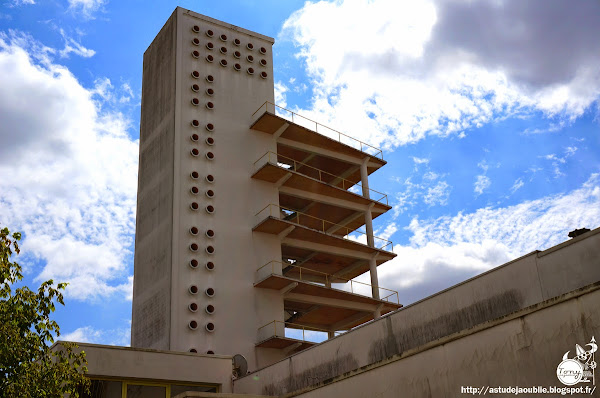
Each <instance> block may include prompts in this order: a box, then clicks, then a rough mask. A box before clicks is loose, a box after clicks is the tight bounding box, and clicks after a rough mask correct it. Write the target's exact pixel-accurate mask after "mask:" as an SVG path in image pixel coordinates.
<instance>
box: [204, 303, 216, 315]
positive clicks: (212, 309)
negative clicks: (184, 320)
mask: <svg viewBox="0 0 600 398" xmlns="http://www.w3.org/2000/svg"><path fill="white" fill-rule="evenodd" d="M206 313H207V314H214V313H215V306H214V305H212V304H209V305H207V306H206Z"/></svg>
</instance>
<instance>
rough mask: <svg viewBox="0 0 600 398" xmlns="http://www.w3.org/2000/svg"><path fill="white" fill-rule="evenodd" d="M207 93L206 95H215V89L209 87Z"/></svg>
mask: <svg viewBox="0 0 600 398" xmlns="http://www.w3.org/2000/svg"><path fill="white" fill-rule="evenodd" d="M205 93H206V95H210V96H211V97H212V96H213V95H215V90H213V89H212V88H207V89H206V91H205Z"/></svg>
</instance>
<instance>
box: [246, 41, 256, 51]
mask: <svg viewBox="0 0 600 398" xmlns="http://www.w3.org/2000/svg"><path fill="white" fill-rule="evenodd" d="M246 48H247V49H248V50H254V45H253V44H252V43H248V44H246Z"/></svg>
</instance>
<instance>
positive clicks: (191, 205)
mask: <svg viewBox="0 0 600 398" xmlns="http://www.w3.org/2000/svg"><path fill="white" fill-rule="evenodd" d="M190 208H191V209H192V210H198V208H199V205H198V203H196V202H192V203H191V204H190Z"/></svg>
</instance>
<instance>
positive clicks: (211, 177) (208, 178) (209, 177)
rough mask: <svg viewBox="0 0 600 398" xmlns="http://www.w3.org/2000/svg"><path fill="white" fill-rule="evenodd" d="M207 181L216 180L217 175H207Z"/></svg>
mask: <svg viewBox="0 0 600 398" xmlns="http://www.w3.org/2000/svg"><path fill="white" fill-rule="evenodd" d="M206 182H209V183H213V182H215V177H214V176H213V175H212V174H209V175H207V176H206Z"/></svg>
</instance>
